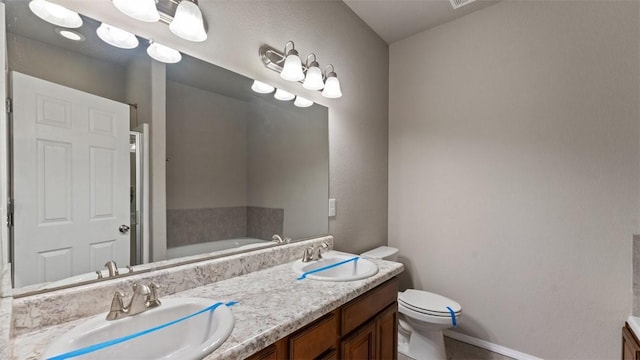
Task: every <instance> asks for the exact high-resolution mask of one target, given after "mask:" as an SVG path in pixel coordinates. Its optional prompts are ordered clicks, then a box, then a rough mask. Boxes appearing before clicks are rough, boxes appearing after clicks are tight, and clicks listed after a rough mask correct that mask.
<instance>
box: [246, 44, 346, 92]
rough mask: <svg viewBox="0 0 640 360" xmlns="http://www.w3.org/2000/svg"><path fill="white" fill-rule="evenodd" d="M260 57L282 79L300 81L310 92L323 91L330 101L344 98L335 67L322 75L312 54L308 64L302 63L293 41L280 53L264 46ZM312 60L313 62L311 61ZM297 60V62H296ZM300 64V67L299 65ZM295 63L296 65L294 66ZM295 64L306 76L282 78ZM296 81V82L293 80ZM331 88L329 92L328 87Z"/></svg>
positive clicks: (260, 50) (308, 58) (308, 57)
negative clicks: (289, 47)
mask: <svg viewBox="0 0 640 360" xmlns="http://www.w3.org/2000/svg"><path fill="white" fill-rule="evenodd" d="M289 44H291V49H290V50H289V51H287V47H288V46H289ZM258 55H259V57H260V61H262V64H263V65H264V66H265V67H266V68H267V69H270V70H273V71H275V72H277V73H280V74H281V77H282V78H283V79H285V80H290V81H298V82H300V83H302V86H303V87H304V88H305V89H308V90H323V89H325V90H324V91H322V96H324V97H326V98H330V99H336V98H339V97H342V91H341V90H340V82H339V81H338V78H337V75H336V73H335V71H334V70H333V65H328V66H331V70H332V71H330V72H327V71H326V69H325V73H324V74H322V71H321V70H320V65H319V64H318V62H317V60H316V55H315V54H313V53H311V54H309V56H307V61H306V63H301V62H300V58H299V57H298V52H297V51H295V47H294V46H293V41H288V42H287V43H286V44H285V48H284V51H280V50H278V49H275V48H273V47H271V46H269V45H266V44H265V45H262V46H261V47H260V49H259V50H258ZM292 55H293V56H294V57H293V61H289V59H290V58H291V56H292ZM311 58H312V61H311V62H309V60H310V59H311ZM296 59H297V61H296ZM299 62H300V64H299V65H298V63H299ZM294 63H295V64H294ZM292 64H294V66H296V67H299V68H300V70H301V71H302V73H303V74H304V76H303V77H302V78H300V76H296V77H289V76H287V74H285V76H282V74H283V73H284V72H287V73H288V72H289V71H290V69H289V68H290V65H292ZM291 79H296V80H291ZM327 86H329V89H328V90H327V89H326V87H327Z"/></svg>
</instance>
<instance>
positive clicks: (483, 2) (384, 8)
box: [343, 0, 499, 44]
mask: <svg viewBox="0 0 640 360" xmlns="http://www.w3.org/2000/svg"><path fill="white" fill-rule="evenodd" d="M343 1H344V2H345V4H347V6H349V7H350V8H351V10H353V12H355V13H356V14H357V15H358V16H359V17H360V18H361V19H362V20H363V21H364V22H365V23H367V25H369V27H371V28H372V29H373V31H375V32H376V33H377V34H378V35H380V37H381V38H382V39H383V40H384V41H386V42H387V44H391V43H393V42H396V41H398V40H402V39H404V38H406V37H409V36H411V35H413V34H417V33H419V32H422V31H425V30H427V29H430V28H432V27H435V26H438V25H440V24H443V23H446V22H448V21H451V20H454V19H457V18H459V17H461V16H464V15H467V14H469V13H471V12H474V11H477V10H480V9H483V8H485V7H487V6H491V5H493V4H495V3H497V2H498V1H499V0H477V1H476V2H473V3H470V4H468V5H465V6H462V7H460V8H458V9H456V10H454V9H453V7H452V6H451V3H450V2H449V0H343Z"/></svg>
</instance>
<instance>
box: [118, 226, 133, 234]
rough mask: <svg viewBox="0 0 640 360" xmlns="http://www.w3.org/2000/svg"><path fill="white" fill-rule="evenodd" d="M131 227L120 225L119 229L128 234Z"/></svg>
mask: <svg viewBox="0 0 640 360" xmlns="http://www.w3.org/2000/svg"><path fill="white" fill-rule="evenodd" d="M129 229H130V227H129V226H127V225H120V228H119V229H118V230H120V233H121V234H126V233H128V232H129Z"/></svg>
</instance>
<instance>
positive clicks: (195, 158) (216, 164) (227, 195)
mask: <svg viewBox="0 0 640 360" xmlns="http://www.w3.org/2000/svg"><path fill="white" fill-rule="evenodd" d="M248 111H249V109H248V106H247V104H246V103H245V102H243V101H239V100H236V99H232V98H229V97H226V96H222V95H219V94H215V93H212V92H209V91H204V90H200V89H198V88H195V87H192V86H188V85H185V84H181V83H178V82H174V81H167V157H168V158H169V160H168V162H167V209H199V208H216V207H225V206H246V205H247V113H248Z"/></svg>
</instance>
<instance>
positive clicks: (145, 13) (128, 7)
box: [113, 0, 160, 22]
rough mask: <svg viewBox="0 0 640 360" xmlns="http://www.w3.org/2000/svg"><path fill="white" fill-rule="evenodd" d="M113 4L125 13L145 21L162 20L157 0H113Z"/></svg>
mask: <svg viewBox="0 0 640 360" xmlns="http://www.w3.org/2000/svg"><path fill="white" fill-rule="evenodd" d="M113 5H114V6H115V7H116V8H117V9H118V10H120V12H122V13H123V14H125V15H127V16H129V17H132V18H134V19H136V20H140V21H144V22H156V21H158V20H160V13H159V12H158V9H157V8H156V1H155V0H113Z"/></svg>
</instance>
